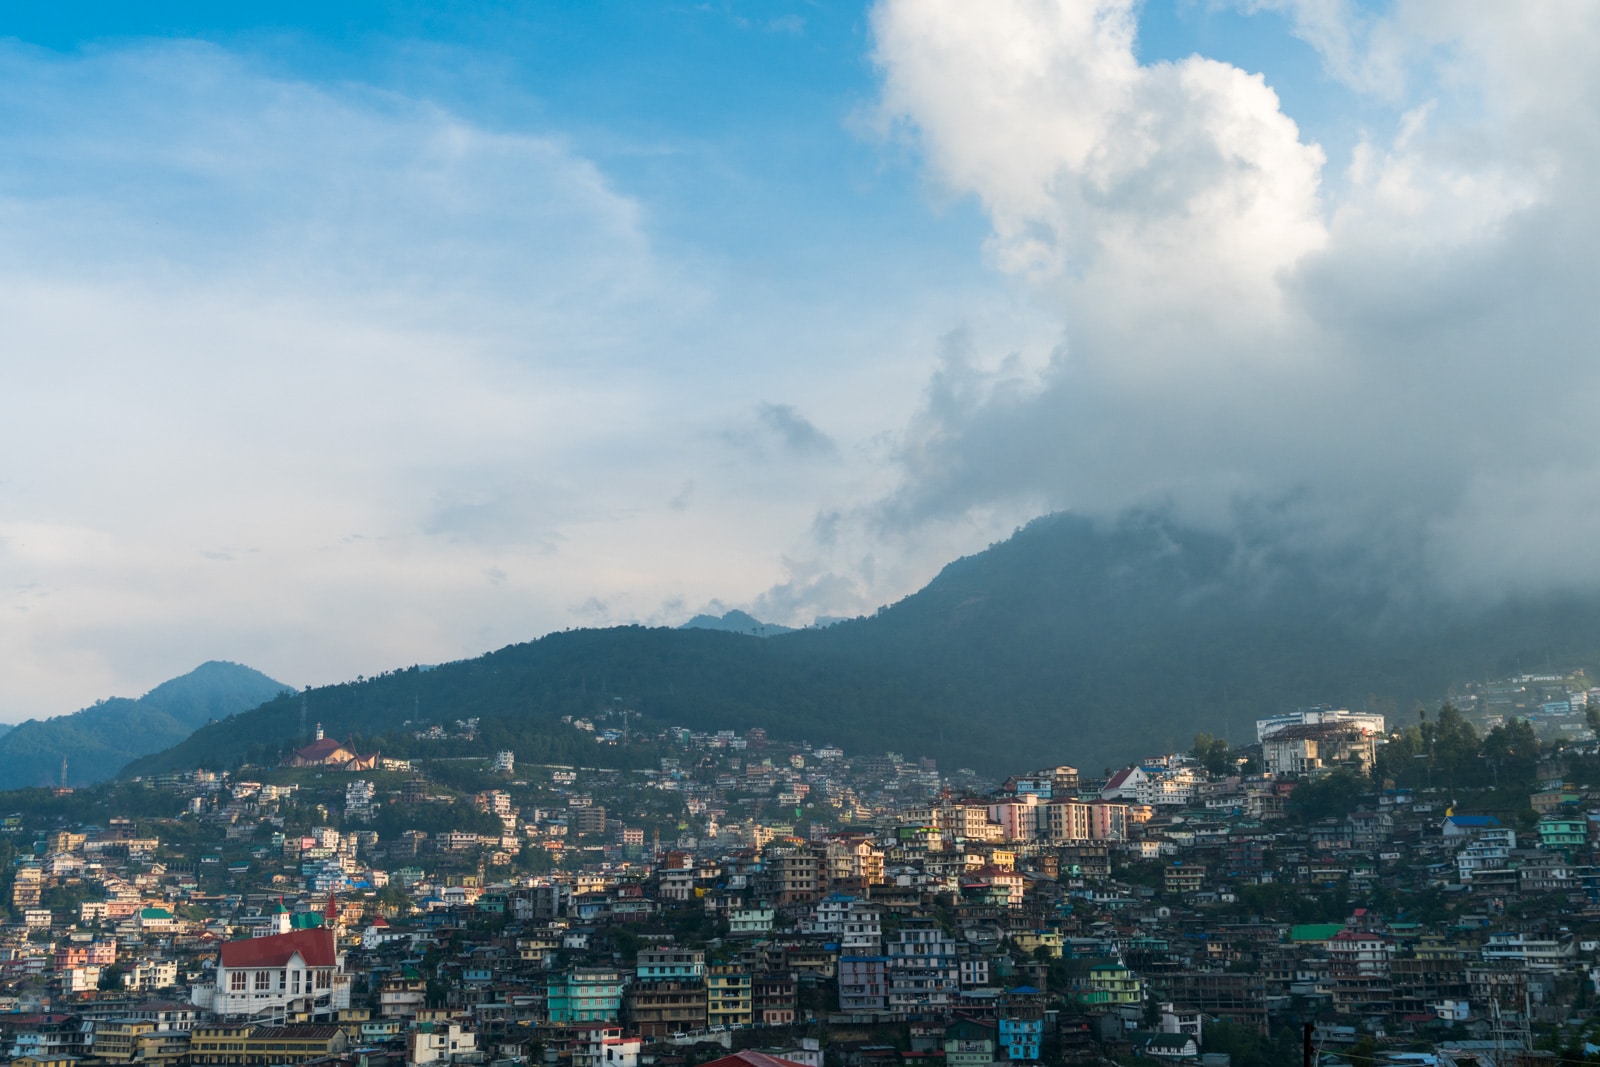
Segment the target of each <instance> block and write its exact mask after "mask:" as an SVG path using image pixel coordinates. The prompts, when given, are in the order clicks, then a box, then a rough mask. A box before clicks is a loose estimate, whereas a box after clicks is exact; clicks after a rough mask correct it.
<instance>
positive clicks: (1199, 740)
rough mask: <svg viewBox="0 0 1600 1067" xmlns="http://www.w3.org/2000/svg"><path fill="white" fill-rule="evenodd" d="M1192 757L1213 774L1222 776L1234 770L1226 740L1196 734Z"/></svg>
mask: <svg viewBox="0 0 1600 1067" xmlns="http://www.w3.org/2000/svg"><path fill="white" fill-rule="evenodd" d="M1192 755H1193V756H1194V758H1195V759H1196V760H1198V761H1199V762H1200V764H1201V765H1202V766H1203V767H1205V769H1206V771H1207V772H1209V773H1211V774H1215V775H1218V776H1221V775H1225V774H1227V773H1228V772H1230V771H1232V770H1233V769H1234V766H1233V758H1232V754H1231V750H1230V749H1229V748H1228V741H1227V739H1226V738H1222V737H1212V736H1211V735H1210V734H1195V735H1194V749H1193V750H1192Z"/></svg>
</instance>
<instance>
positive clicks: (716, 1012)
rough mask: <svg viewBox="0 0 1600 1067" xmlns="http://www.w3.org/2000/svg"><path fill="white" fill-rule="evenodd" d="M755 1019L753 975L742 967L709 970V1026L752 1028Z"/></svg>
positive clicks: (707, 1012) (707, 990) (707, 1020)
mask: <svg viewBox="0 0 1600 1067" xmlns="http://www.w3.org/2000/svg"><path fill="white" fill-rule="evenodd" d="M753 1018H754V1001H753V988H752V976H751V974H750V971H749V970H748V969H747V968H745V967H742V966H740V965H738V964H723V965H720V966H716V967H710V968H707V970H706V1023H707V1025H709V1026H749V1025H750V1023H751V1021H752V1020H753Z"/></svg>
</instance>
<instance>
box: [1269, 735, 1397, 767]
mask: <svg viewBox="0 0 1600 1067" xmlns="http://www.w3.org/2000/svg"><path fill="white" fill-rule="evenodd" d="M1377 736H1381V735H1374V734H1373V732H1372V731H1371V730H1369V729H1366V728H1364V727H1362V726H1359V725H1355V724H1351V723H1345V722H1327V723H1316V724H1307V725H1304V726H1284V727H1282V728H1280V729H1277V730H1274V731H1273V732H1272V733H1271V734H1269V735H1268V736H1267V738H1266V739H1265V740H1264V741H1262V742H1261V759H1262V762H1263V763H1264V764H1265V765H1266V768H1267V771H1268V772H1269V773H1271V774H1275V775H1302V776H1303V775H1315V774H1319V773H1321V772H1324V771H1329V770H1332V769H1333V768H1335V767H1349V768H1350V769H1352V770H1354V771H1357V772H1358V773H1361V774H1368V773H1371V771H1372V763H1373V760H1374V758H1375V754H1376V751H1377V750H1376V747H1375V745H1376V740H1375V738H1376V737H1377Z"/></svg>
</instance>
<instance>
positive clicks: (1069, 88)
mask: <svg viewBox="0 0 1600 1067" xmlns="http://www.w3.org/2000/svg"><path fill="white" fill-rule="evenodd" d="M1258 6H1274V7H1278V8H1281V9H1282V10H1284V11H1285V12H1287V13H1288V14H1289V15H1290V17H1291V18H1292V19H1294V20H1295V21H1294V26H1295V27H1296V31H1297V32H1298V33H1300V34H1301V35H1302V36H1303V37H1305V39H1307V40H1308V41H1311V42H1312V43H1313V44H1314V45H1316V46H1317V47H1318V48H1320V49H1321V50H1322V52H1323V54H1324V58H1325V60H1326V64H1327V70H1328V72H1329V75H1330V76H1331V77H1337V78H1340V79H1343V81H1344V82H1345V83H1346V84H1347V85H1348V87H1349V91H1351V92H1353V93H1361V94H1366V96H1367V98H1368V99H1369V100H1371V101H1375V102H1376V103H1377V105H1379V106H1381V107H1384V108H1388V109H1390V115H1391V120H1390V121H1389V122H1388V124H1387V126H1385V127H1383V128H1374V129H1373V130H1371V131H1370V133H1369V134H1368V136H1367V137H1366V138H1365V139H1363V140H1362V141H1361V143H1360V144H1358V145H1357V146H1356V148H1355V149H1354V151H1353V152H1348V153H1342V154H1341V158H1339V159H1336V160H1334V161H1332V162H1330V161H1329V160H1328V158H1327V157H1326V154H1325V153H1324V151H1323V150H1322V149H1321V148H1320V147H1319V146H1318V145H1316V144H1314V143H1311V142H1310V141H1309V139H1308V138H1307V137H1306V136H1304V134H1303V133H1302V131H1301V130H1300V129H1299V128H1298V127H1297V126H1296V123H1295V122H1294V121H1293V117H1292V116H1290V115H1286V114H1285V113H1284V110H1283V108H1282V106H1281V105H1280V101H1279V99H1278V97H1277V96H1276V94H1275V93H1274V91H1273V90H1272V88H1271V86H1270V85H1269V84H1268V83H1267V81H1266V80H1265V79H1264V78H1263V77H1261V76H1260V75H1257V74H1252V73H1249V72H1246V71H1244V70H1241V69H1238V68H1236V67H1233V66H1230V65H1228V64H1226V63H1222V62H1218V61H1215V60H1212V59H1208V58H1205V57H1202V56H1192V57H1190V58H1187V59H1184V60H1181V61H1178V62H1163V63H1142V62H1141V61H1140V60H1139V58H1138V55H1137V36H1136V35H1137V14H1138V12H1137V7H1136V5H1135V4H1133V3H1131V2H1125V0H1101V2H1092V3H1090V2H1086V3H1073V4H1061V3H1056V2H1051V0H997V2H995V3H989V4H983V5H972V4H966V3H961V2H959V0H884V2H883V3H881V4H879V6H878V7H877V8H876V9H875V14H874V19H873V26H874V31H875V39H876V59H877V62H878V64H879V65H880V67H881V71H882V79H883V88H882V99H881V105H880V106H881V115H882V116H883V119H884V121H885V123H886V124H887V125H889V126H891V127H893V128H895V129H897V130H898V131H900V132H902V133H904V134H906V135H908V136H910V137H911V138H913V139H914V141H915V143H916V145H917V146H918V149H919V151H920V152H921V154H922V158H923V159H924V160H925V165H926V167H927V169H928V172H929V174H930V175H931V176H932V178H933V179H934V180H935V181H936V182H937V183H939V184H940V185H941V186H943V187H944V188H945V189H946V190H948V191H949V192H951V193H954V194H957V195H963V196H971V197H975V198H976V199H977V200H978V201H979V202H980V203H981V204H982V206H983V208H984V210H985V212H986V213H987V216H988V218H989V220H990V222H991V225H992V235H991V238H990V240H989V245H988V253H989V255H990V257H991V258H992V261H993V263H994V264H995V265H996V266H997V267H998V268H999V269H1000V270H1002V271H1005V272H1009V273H1011V274H1014V275H1016V276H1017V277H1018V278H1020V279H1023V280H1024V281H1025V283H1026V284H1027V285H1028V286H1029V287H1031V289H1032V290H1033V291H1034V292H1035V293H1036V294H1037V295H1038V296H1039V297H1040V298H1041V299H1042V300H1044V301H1045V302H1046V303H1047V305H1048V306H1049V307H1051V308H1054V309H1055V313H1056V314H1058V315H1059V317H1060V322H1061V326H1062V340H1061V342H1060V343H1059V345H1058V346H1057V347H1056V348H1055V350H1054V351H1053V352H1052V353H1051V354H1050V355H1049V357H1048V359H1046V360H1044V361H1042V363H1040V364H1037V365H1033V366H1031V367H1030V366H1028V365H1027V364H1026V363H1025V362H1024V363H1023V364H1021V365H1015V366H1011V367H1009V368H1006V369H1003V370H1001V371H998V372H997V371H995V370H994V369H993V367H992V366H991V365H989V364H988V362H987V361H985V360H984V359H983V358H982V348H983V338H982V337H981V336H972V337H966V336H960V335H958V336H955V337H953V338H951V340H950V341H949V342H948V343H947V345H946V349H945V351H944V353H943V355H942V358H941V362H940V367H939V370H938V372H937V374H936V377H935V379H934V381H933V384H932V386H931V387H930V390H929V400H928V403H927V404H926V406H925V408H924V410H923V411H922V413H921V414H920V415H919V416H918V418H917V419H916V420H915V421H914V423H913V425H912V427H911V429H910V431H909V433H908V434H907V438H906V442H905V445H904V448H903V451H902V463H903V466H904V472H905V481H904V483H903V485H902V487H901V488H900V490H899V491H898V492H897V493H895V494H894V495H893V496H892V497H891V498H890V499H889V500H888V501H887V502H886V504H885V510H886V513H887V514H888V515H889V516H891V517H892V518H894V519H897V520H903V521H907V522H914V521H922V520H926V519H928V518H930V517H937V516H951V515H958V514H962V513H965V512H968V511H970V510H971V509H974V508H988V507H994V506H996V505H997V504H999V503H1002V502H1005V501H1017V500H1027V501H1030V502H1032V503H1034V504H1035V505H1036V506H1044V507H1069V508H1074V509H1078V510H1081V511H1085V512H1089V513H1103V514H1110V513H1114V512H1116V511H1118V510H1121V509H1123V508H1126V507H1129V506H1134V505H1140V504H1149V503H1161V504H1164V505H1169V506H1172V507H1175V508H1176V509H1177V510H1178V511H1179V512H1180V513H1181V514H1182V515H1184V516H1185V517H1187V518H1190V519H1194V520H1197V521H1202V522H1207V523H1212V524H1219V523H1224V522H1227V521H1228V520H1229V518H1230V516H1232V515H1234V514H1236V513H1237V512H1238V511H1239V510H1240V509H1241V508H1245V507H1253V506H1259V505H1260V503H1261V502H1263V501H1266V502H1270V503H1272V505H1273V506H1274V507H1275V508H1277V509H1278V510H1279V512H1280V513H1281V514H1284V515H1287V516H1288V517H1289V520H1290V521H1291V522H1292V523H1293V524H1294V525H1296V526H1297V527H1298V528H1299V530H1300V532H1302V533H1304V534H1307V535H1310V536H1315V537H1321V538H1330V539H1336V540H1339V541H1343V542H1348V541H1350V540H1351V539H1352V538H1355V539H1359V538H1361V537H1362V536H1364V535H1365V534H1369V533H1370V532H1371V531H1373V530H1381V531H1383V533H1384V534H1385V535H1386V537H1387V538H1388V539H1389V540H1390V541H1391V543H1402V542H1403V543H1405V544H1407V545H1408V546H1409V547H1410V548H1411V549H1412V550H1414V551H1416V552H1420V553H1422V554H1423V558H1424V559H1425V560H1426V562H1427V565H1428V566H1430V567H1431V568H1433V570H1434V572H1435V573H1436V574H1437V575H1438V576H1439V577H1441V578H1444V579H1446V580H1447V581H1448V582H1449V583H1451V584H1452V585H1454V586H1455V587H1458V588H1461V587H1472V588H1479V589H1502V588H1505V587H1507V584H1508V583H1509V584H1510V585H1511V586H1513V587H1517V588H1527V587H1530V586H1540V585H1547V584H1552V583H1558V582H1559V583H1568V582H1571V581H1572V580H1574V578H1575V577H1581V578H1583V579H1585V580H1589V581H1594V580H1600V566H1594V565H1592V564H1590V563H1589V562H1588V556H1589V553H1587V551H1586V550H1585V546H1586V545H1587V544H1588V543H1592V540H1593V535H1594V534H1600V504H1597V501H1600V435H1597V434H1596V433H1595V432H1594V430H1593V423H1594V421H1595V417H1594V412H1595V411H1596V410H1597V403H1600V360H1597V359H1596V358H1595V356H1596V352H1595V341H1596V338H1597V337H1600V331H1597V329H1596V327H1597V325H1600V324H1597V322H1596V318H1595V315H1596V312H1595V301H1594V299H1593V292H1594V290H1595V283H1596V280H1597V279H1596V274H1597V272H1596V270H1595V267H1594V255H1595V253H1594V250H1595V247H1596V243H1595V237H1596V229H1597V227H1596V211H1595V209H1594V207H1593V203H1592V200H1593V198H1592V195H1591V194H1590V192H1589V190H1591V189H1592V188H1593V186H1594V184H1595V178H1596V164H1597V159H1600V153H1597V149H1600V138H1597V136H1596V133H1597V130H1596V116H1597V115H1600V93H1597V86H1596V79H1597V77H1600V75H1597V74H1596V72H1595V70H1594V68H1593V66H1592V64H1590V63H1589V62H1588V60H1587V57H1589V56H1592V55H1593V54H1594V50H1595V46H1596V44H1597V41H1596V38H1597V36H1600V9H1596V8H1594V7H1592V6H1587V5H1581V4H1551V5H1546V6H1541V7H1539V8H1537V9H1531V10H1530V9H1527V8H1517V9H1510V8H1497V7H1495V6H1493V5H1454V4H1446V3H1431V2H1421V0H1418V2H1410V0H1402V2H1400V3H1397V4H1396V5H1394V6H1393V8H1392V9H1390V10H1387V11H1384V12H1381V13H1379V14H1377V15H1371V14H1366V15H1362V16H1360V17H1357V16H1356V15H1354V14H1353V13H1352V12H1351V11H1348V10H1346V9H1345V8H1344V7H1343V6H1342V5H1339V4H1337V3H1311V2H1284V3H1281V4H1273V5H1258Z"/></svg>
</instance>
